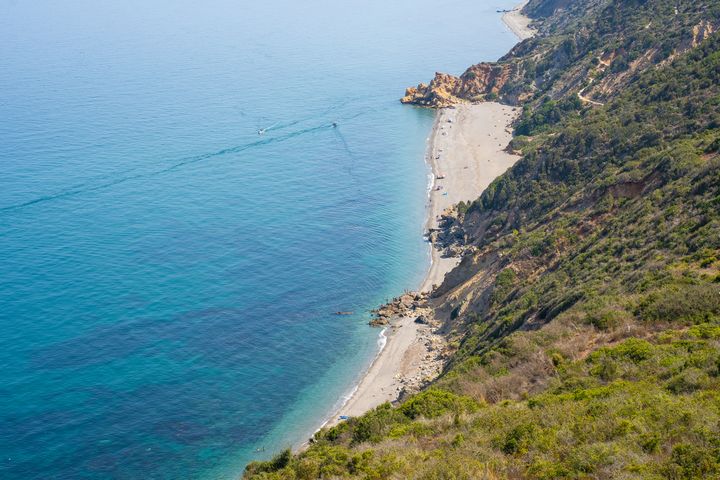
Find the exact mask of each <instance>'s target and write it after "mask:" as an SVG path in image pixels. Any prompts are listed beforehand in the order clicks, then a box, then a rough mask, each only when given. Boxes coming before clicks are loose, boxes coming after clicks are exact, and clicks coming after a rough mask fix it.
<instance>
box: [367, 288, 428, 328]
mask: <svg viewBox="0 0 720 480" xmlns="http://www.w3.org/2000/svg"><path fill="white" fill-rule="evenodd" d="M426 308H427V294H426V293H418V292H408V293H405V294H403V295H400V296H399V297H396V298H393V299H392V300H390V301H389V302H388V303H386V304H385V305H381V306H380V307H378V308H376V309H375V310H373V311H372V312H371V313H372V314H373V316H374V318H373V319H372V320H370V325H372V326H374V327H378V326H383V325H388V324H389V323H390V319H391V318H393V317H406V316H418V315H422V313H423V312H424V311H425V309H426Z"/></svg>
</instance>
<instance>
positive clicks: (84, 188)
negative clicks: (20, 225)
mask: <svg viewBox="0 0 720 480" xmlns="http://www.w3.org/2000/svg"><path fill="white" fill-rule="evenodd" d="M330 128H333V125H332V123H325V124H322V125H317V126H315V127H309V128H304V129H302V130H297V131H294V132H290V133H287V134H285V135H280V136H277V137H268V138H264V139H262V140H257V141H254V142H250V143H246V144H243V145H238V146H235V147H230V148H224V149H222V150H218V151H216V152H211V153H205V154H202V155H196V156H192V157H186V158H184V159H180V160H178V161H176V162H174V163H172V164H171V165H168V166H166V167H164V168H161V169H159V170H154V171H151V172H144V173H137V174H134V175H128V173H129V172H132V171H134V170H137V167H136V168H134V169H131V170H130V171H129V172H125V176H122V177H120V178H116V179H114V180H111V181H108V182H105V183H101V184H99V185H93V186H90V185H88V183H83V184H79V185H77V186H74V187H71V188H69V189H66V190H63V191H61V192H57V193H54V194H50V195H44V196H41V197H37V198H34V199H32V200H28V201H26V202H21V203H17V204H14V205H8V206H5V207H1V208H0V212H1V213H4V212H10V211H14V210H19V209H22V208H25V207H29V206H31V205H37V204H38V203H44V202H49V201H53V200H59V199H62V198H67V197H72V196H74V195H79V194H81V193H87V192H94V191H98V190H104V189H107V188H111V187H114V186H116V185H119V184H122V183H125V182H128V181H131V180H137V179H141V178H149V177H155V176H158V175H163V174H165V173H169V172H172V171H175V170H177V169H179V168H182V167H184V166H187V165H190V164H194V163H198V162H202V161H206V160H209V159H212V158H216V157H221V156H224V155H229V154H233V153H241V152H244V151H246V150H249V149H252V148H257V147H261V146H264V145H270V144H273V143H279V142H283V141H286V140H290V139H292V138H296V137H298V136H300V135H306V134H308V133H312V132H316V131H320V130H328V129H330ZM100 178H103V177H100Z"/></svg>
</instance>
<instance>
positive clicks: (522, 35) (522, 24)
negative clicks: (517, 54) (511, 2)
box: [502, 1, 535, 40]
mask: <svg viewBox="0 0 720 480" xmlns="http://www.w3.org/2000/svg"><path fill="white" fill-rule="evenodd" d="M526 4H527V1H524V2H522V3H521V4H520V5H518V6H517V7H515V8H514V9H512V11H510V12H507V13H505V14H504V15H503V16H502V19H503V22H505V25H507V26H508V28H509V29H510V30H511V31H512V32H513V33H514V34H515V35H516V36H517V37H518V38H519V39H520V40H525V39H526V38H530V37H532V36H533V35H534V34H535V32H534V31H533V29H532V28H530V22H531V20H530V19H529V18H528V17H526V16H524V15H523V14H522V13H520V11H521V10H522V8H523V7H524V6H525V5H526Z"/></svg>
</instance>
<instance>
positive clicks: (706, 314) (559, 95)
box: [246, 0, 720, 479]
mask: <svg viewBox="0 0 720 480" xmlns="http://www.w3.org/2000/svg"><path fill="white" fill-rule="evenodd" d="M676 4H677V7H678V10H677V12H676V10H675V7H676ZM718 5H720V2H717V1H706V2H674V1H673V2H670V1H662V0H644V1H643V0H612V1H611V0H584V1H579V2H567V1H564V0H532V1H531V2H530V3H529V5H528V9H529V11H530V13H531V14H533V15H535V16H537V17H543V20H542V21H543V24H542V30H541V32H543V33H542V36H541V38H539V39H537V40H533V41H532V42H525V43H524V44H522V45H520V46H519V47H518V49H524V53H523V54H524V55H526V56H527V55H531V54H532V52H533V51H534V50H533V49H545V48H546V47H547V45H550V44H553V45H561V44H562V43H563V42H566V41H568V39H569V38H571V37H572V42H573V43H572V45H570V44H568V46H567V47H563V48H567V50H568V52H569V53H568V55H567V56H564V57H562V58H559V59H558V63H555V64H553V66H552V67H548V68H544V67H543V68H541V70H543V75H545V73H547V72H550V71H551V70H553V72H554V73H553V72H550V73H548V75H552V76H555V77H556V78H560V77H562V76H563V75H570V73H571V72H572V71H574V70H576V69H577V68H579V67H578V63H577V62H581V63H582V62H585V61H586V60H587V58H589V57H588V55H591V54H592V55H593V56H601V55H600V53H598V52H615V53H613V56H614V58H615V59H617V58H618V55H619V54H620V53H621V54H622V55H623V56H624V58H625V61H624V62H625V63H626V64H628V65H630V66H631V67H632V68H631V69H632V75H630V76H628V77H627V78H626V79H625V81H624V83H623V86H622V88H620V89H618V90H614V91H612V92H610V91H608V92H606V94H605V96H604V97H603V100H606V104H605V105H604V106H596V105H587V104H585V103H583V102H579V101H578V97H577V92H578V91H579V89H580V88H583V85H581V84H577V85H575V86H574V88H572V89H568V90H567V91H560V90H557V89H556V90H553V88H554V87H552V86H550V84H552V81H551V79H550V77H547V78H545V80H542V81H538V84H537V85H539V84H544V85H547V88H545V90H544V92H543V91H540V93H538V95H537V96H536V97H533V98H532V99H529V100H528V101H527V103H526V106H525V112H524V114H523V116H522V118H521V119H520V121H519V122H518V124H517V125H516V128H517V132H516V133H517V134H518V136H517V137H516V139H515V140H514V144H513V146H514V148H517V149H521V150H522V152H523V158H522V160H521V161H520V162H518V163H517V164H516V166H515V167H514V168H512V169H511V170H510V171H509V172H507V173H506V174H505V175H503V176H501V177H500V178H498V179H497V180H496V181H495V182H493V184H492V185H491V186H490V187H489V188H488V189H487V190H486V192H485V193H484V194H483V195H482V196H481V197H480V198H479V199H477V200H476V201H474V202H472V203H471V204H469V205H468V204H464V205H463V208H462V209H461V226H462V227H461V228H462V229H463V232H462V233H463V234H462V235H458V238H459V239H463V240H462V241H463V243H464V245H463V247H464V248H465V249H466V255H465V257H464V259H463V262H462V264H461V265H460V267H458V270H457V271H456V272H458V273H457V274H455V275H454V278H453V280H452V282H446V285H444V286H442V287H441V288H440V289H439V291H438V292H437V295H436V297H437V298H436V300H435V301H436V302H437V312H438V315H440V317H441V318H442V317H443V315H445V317H444V320H445V321H446V322H447V323H446V327H447V328H446V330H447V331H448V332H449V335H450V337H451V339H452V340H453V341H454V343H455V346H456V351H455V353H454V355H453V358H452V360H451V362H450V364H449V365H448V367H447V369H446V370H445V372H444V373H443V375H442V376H441V377H440V378H439V379H438V380H437V381H436V382H435V384H434V385H433V387H432V388H431V389H429V390H427V391H424V392H422V393H420V394H418V395H416V396H413V397H410V398H408V399H406V400H405V401H404V402H402V403H401V404H400V405H397V406H392V405H389V404H386V405H382V406H380V407H378V408H377V409H375V410H374V411H372V412H369V413H368V414H366V415H364V416H362V417H360V418H353V419H350V420H349V421H347V422H344V423H342V424H340V425H338V426H336V427H334V428H331V429H326V430H323V431H321V432H319V433H318V434H317V435H316V437H315V439H314V442H313V444H312V445H311V446H310V447H309V448H308V450H307V451H305V452H303V453H301V454H298V455H291V454H290V452H283V453H282V454H280V455H278V456H277V457H276V458H275V459H273V460H271V461H268V462H256V463H253V464H251V465H249V466H248V469H247V471H246V476H247V477H248V478H265V479H276V478H291V479H292V478H296V479H310V478H365V479H384V478H396V479H401V478H414V479H438V478H439V479H443V478H446V479H475V478H487V479H493V478H510V479H519V478H541V479H554V478H628V479H629V478H643V479H665V478H669V479H694V478H698V479H700V478H720V213H719V212H720V35H718V34H717V33H715V34H711V35H706V36H707V37H708V38H707V39H704V37H703V39H702V41H699V42H697V44H695V45H693V39H696V36H693V33H692V30H690V33H688V26H689V25H695V24H696V22H697V21H698V15H700V14H702V16H703V21H706V22H708V23H714V24H716V25H717V24H720V10H719V9H718ZM558 8H560V10H557V9H558ZM548 15H549V16H548ZM648 18H651V19H652V22H653V24H656V25H658V26H660V27H659V28H662V29H663V31H662V32H661V36H660V37H657V38H655V37H653V38H654V39H651V40H652V42H654V43H652V45H651V47H652V49H653V50H657V51H658V52H660V53H657V55H658V56H657V57H648V58H647V59H648V62H646V63H642V62H635V60H637V57H634V55H636V54H639V52H641V51H643V50H642V48H647V47H648V42H650V41H651V40H648V39H647V38H644V37H642V36H641V33H642V32H640V30H642V29H638V28H637V26H638V25H646V23H643V22H647V19H648ZM643 29H644V27H643ZM648 30H650V27H648ZM571 32H575V33H573V35H571V34H570V33H571ZM628 32H629V33H628ZM688 35H690V37H692V38H690V37H688ZM533 42H534V43H533ZM588 42H590V43H589V44H588ZM687 42H689V43H687ZM588 45H590V46H588ZM686 45H691V47H688V48H687V49H686V50H683V48H684V46H686ZM641 46H642V48H640V47H641ZM681 47H682V48H681ZM545 51H546V50H543V52H545ZM645 51H646V50H645ZM573 52H574V53H573ZM582 52H585V53H582ZM588 52H591V53H588ZM593 52H594V53H593ZM570 53H572V55H570ZM573 55H575V56H573ZM606 58H609V57H606ZM614 62H615V60H613V63H612V64H611V65H613V64H614ZM582 68H586V66H585V65H584V64H583V65H582ZM607 68H608V69H609V68H610V67H607ZM616 68H618V69H620V70H617V71H616V72H615V73H617V72H622V71H623V70H621V67H616ZM623 68H624V67H623ZM605 71H607V70H605ZM534 78H535V80H537V79H538V78H539V77H538V76H535V77H534ZM535 80H533V81H535ZM596 81H597V82H600V80H596ZM548 82H549V83H548ZM537 85H536V86H537ZM543 88H544V87H543ZM488 279H489V280H488Z"/></svg>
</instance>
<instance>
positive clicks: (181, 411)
mask: <svg viewBox="0 0 720 480" xmlns="http://www.w3.org/2000/svg"><path fill="white" fill-rule="evenodd" d="M516 1H517V0H488V1H485V0H448V1H446V2H437V1H430V0H413V1H409V0H398V1H387V0H382V1H381V0H362V1H360V0H332V1H331V0H308V1H304V2H298V1H290V0H265V1H260V2H250V1H246V0H205V1H203V2H198V1H190V0H142V1H141V0H113V1H110V0H32V1H29V0H0V368H1V370H0V371H1V375H2V377H1V379H0V478H2V479H5V480H15V479H18V480H20V479H22V480H32V479H43V480H48V479H51V480H65V479H67V480H70V479H73V480H75V479H133V480H135V479H203V480H204V479H237V478H239V477H240V476H241V475H242V471H243V468H244V466H245V464H246V463H247V462H249V461H252V460H259V459H267V458H270V457H271V456H273V455H274V454H276V453H277V452H278V451H280V450H281V449H283V448H286V447H290V446H296V445H298V444H299V443H302V441H303V440H305V439H307V438H308V437H310V436H311V435H312V433H313V432H314V431H315V430H316V429H317V428H318V427H319V426H320V425H322V423H323V422H324V421H325V420H327V418H328V415H330V414H331V413H332V411H333V410H334V409H335V408H337V407H338V406H339V405H340V404H341V403H342V401H343V399H344V398H346V397H347V395H348V394H349V393H350V392H351V391H352V389H353V387H354V385H356V384H357V382H358V379H359V378H360V376H361V375H362V372H363V371H364V369H366V368H367V367H368V365H369V363H370V362H371V361H372V359H373V358H374V356H375V355H376V354H377V352H378V349H379V347H380V346H381V344H382V340H383V339H382V336H381V331H380V330H378V329H373V328H371V327H369V326H368V325H367V322H368V320H369V318H370V314H369V310H370V309H372V308H373V307H375V306H377V305H378V304H380V303H382V302H384V301H385V300H386V299H388V298H390V297H393V296H396V295H398V294H400V293H402V292H403V290H406V289H407V290H411V289H416V288H418V287H419V285H420V283H421V280H422V278H423V276H424V275H425V273H426V271H427V269H428V267H429V261H430V260H429V246H428V244H427V243H426V242H425V241H424V240H423V237H422V234H423V223H424V216H425V208H426V203H427V194H428V192H427V189H428V175H429V173H430V172H429V167H428V166H427V165H426V164H425V160H424V151H425V148H426V138H427V136H428V135H429V132H430V129H431V125H432V122H433V112H432V111H429V110H424V109H420V108H414V107H411V106H404V105H401V104H400V103H399V101H398V99H399V98H400V97H401V96H402V95H403V92H404V89H405V87H407V86H409V85H413V84H417V83H418V82H420V81H429V80H430V79H431V78H432V76H433V74H434V72H435V71H436V70H438V71H445V72H450V73H455V74H459V73H462V71H463V70H464V69H465V68H466V67H467V66H469V65H470V64H472V63H475V62H478V61H484V60H495V59H497V58H498V57H500V56H501V55H503V54H504V53H505V52H507V51H508V49H509V48H511V47H512V45H513V44H515V43H516V38H515V36H514V35H513V34H512V33H511V32H510V31H509V30H508V29H507V28H506V27H505V26H504V24H503V23H502V21H501V16H500V14H499V13H497V10H498V9H505V8H511V7H512V6H513V5H514V3H515V2H516ZM339 311H343V312H353V314H351V315H336V314H335V312H339Z"/></svg>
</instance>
